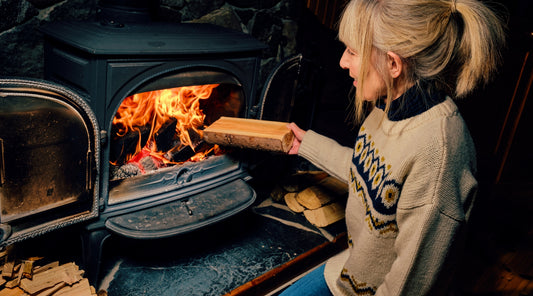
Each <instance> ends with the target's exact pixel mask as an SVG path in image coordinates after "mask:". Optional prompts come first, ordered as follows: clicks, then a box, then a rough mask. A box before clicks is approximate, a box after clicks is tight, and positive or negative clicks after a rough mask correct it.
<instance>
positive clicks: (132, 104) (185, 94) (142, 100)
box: [113, 84, 218, 163]
mask: <svg viewBox="0 0 533 296" xmlns="http://www.w3.org/2000/svg"><path fill="white" fill-rule="evenodd" d="M217 86H218V84H206V85H197V86H185V87H177V88H171V89H163V90H156V91H150V92H144V93H139V94H134V95H132V96H129V97H127V98H125V99H124V101H123V102H122V104H121V105H120V107H119V109H118V110H117V113H116V115H115V118H113V126H114V127H115V128H116V130H117V133H116V135H117V136H119V137H122V136H124V135H126V134H128V133H130V132H137V133H138V134H139V140H138V142H137V147H136V149H135V152H134V153H131V155H128V156H127V159H128V160H130V161H132V159H133V161H135V159H137V158H139V155H143V156H145V155H146V154H147V151H149V153H148V154H149V155H150V156H151V157H152V158H154V160H157V161H158V162H162V163H168V162H170V161H169V160H168V159H166V158H165V157H163V155H164V154H165V152H163V151H159V150H158V148H157V144H156V141H155V136H156V135H157V134H158V131H159V130H160V129H161V128H162V127H163V126H164V125H165V124H166V123H168V122H169V121H170V120H173V119H176V129H175V137H176V138H177V139H179V143H180V145H179V146H180V147H186V146H189V147H190V148H191V149H192V150H193V151H194V150H195V145H194V143H193V140H192V139H191V134H190V133H191V132H192V133H195V134H197V135H199V136H201V135H202V129H203V127H204V119H205V114H204V113H203V111H202V109H201V108H200V100H206V99H208V98H209V97H210V96H211V94H212V92H213V89H215V88H216V87H217ZM148 125H149V126H150V133H149V136H148V140H147V141H146V144H145V145H144V147H141V146H142V143H141V136H140V135H141V127H145V126H148ZM211 149H214V148H211ZM217 149H218V148H217ZM207 153H209V151H207V152H203V153H202V154H207ZM202 158H205V156H202V155H195V156H194V157H193V159H192V161H194V159H202Z"/></svg>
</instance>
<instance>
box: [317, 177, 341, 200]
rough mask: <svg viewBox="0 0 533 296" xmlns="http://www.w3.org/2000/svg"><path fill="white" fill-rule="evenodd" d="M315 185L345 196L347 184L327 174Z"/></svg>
mask: <svg viewBox="0 0 533 296" xmlns="http://www.w3.org/2000/svg"><path fill="white" fill-rule="evenodd" d="M317 185H319V186H321V187H324V188H326V189H328V190H329V191H331V192H332V193H334V194H335V195H337V196H345V195H346V194H348V184H346V183H344V182H343V181H341V180H339V179H337V178H335V177H333V176H328V177H326V178H324V179H322V180H321V181H320V182H319V183H318V184H317Z"/></svg>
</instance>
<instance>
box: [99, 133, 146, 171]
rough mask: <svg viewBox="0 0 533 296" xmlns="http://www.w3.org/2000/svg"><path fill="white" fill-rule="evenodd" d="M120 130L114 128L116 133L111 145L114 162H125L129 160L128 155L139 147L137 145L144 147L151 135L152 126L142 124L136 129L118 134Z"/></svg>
mask: <svg viewBox="0 0 533 296" xmlns="http://www.w3.org/2000/svg"><path fill="white" fill-rule="evenodd" d="M117 132H118V130H116V129H115V128H113V130H112V133H113V135H115V136H114V137H113V145H111V149H110V155H109V157H110V158H111V161H112V162H114V163H118V164H121V163H125V162H126V161H127V159H126V157H128V155H131V154H133V153H134V152H135V150H136V149H137V145H140V147H143V146H144V145H145V144H146V142H147V141H148V137H149V136H150V127H149V126H141V127H138V128H137V129H135V130H130V131H128V132H127V133H126V134H124V135H123V136H118V135H117Z"/></svg>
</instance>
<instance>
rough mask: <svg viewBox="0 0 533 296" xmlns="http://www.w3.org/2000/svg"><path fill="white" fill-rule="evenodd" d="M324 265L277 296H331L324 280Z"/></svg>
mask: <svg viewBox="0 0 533 296" xmlns="http://www.w3.org/2000/svg"><path fill="white" fill-rule="evenodd" d="M325 267H326V265H325V264H322V265H320V266H319V267H317V268H316V269H315V270H313V271H311V272H310V273H308V274H306V275H305V276H304V277H302V278H301V279H299V280H298V281H296V282H295V283H294V284H292V285H291V286H289V287H288V288H287V289H285V290H284V291H283V292H281V294H279V296H332V295H333V294H331V292H330V291H329V288H328V285H327V284H326V280H325V279H324V268H325Z"/></svg>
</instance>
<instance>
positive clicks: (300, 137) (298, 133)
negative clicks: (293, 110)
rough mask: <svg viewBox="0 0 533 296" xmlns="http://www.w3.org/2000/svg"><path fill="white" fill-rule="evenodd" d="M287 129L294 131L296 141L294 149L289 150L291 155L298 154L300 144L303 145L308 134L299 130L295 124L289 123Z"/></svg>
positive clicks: (294, 141)
mask: <svg viewBox="0 0 533 296" xmlns="http://www.w3.org/2000/svg"><path fill="white" fill-rule="evenodd" d="M287 127H288V128H289V129H290V130H292V133H293V134H294V139H293V140H292V147H291V149H290V150H289V154H298V150H299V149H300V144H301V143H302V140H303V138H304V136H305V133H306V132H305V131H304V130H303V129H301V128H299V127H298V126H297V125H296V123H294V122H291V123H289V124H288V125H287Z"/></svg>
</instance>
